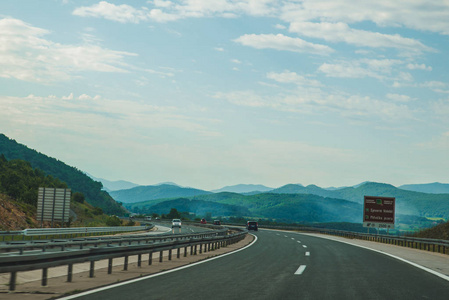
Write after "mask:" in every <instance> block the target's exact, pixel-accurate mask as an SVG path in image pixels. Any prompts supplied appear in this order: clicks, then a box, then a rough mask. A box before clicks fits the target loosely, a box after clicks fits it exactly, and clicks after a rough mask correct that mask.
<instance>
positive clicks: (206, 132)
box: [0, 0, 449, 190]
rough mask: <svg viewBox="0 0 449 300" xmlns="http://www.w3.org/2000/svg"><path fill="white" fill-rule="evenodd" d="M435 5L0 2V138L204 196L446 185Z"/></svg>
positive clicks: (441, 11)
mask: <svg viewBox="0 0 449 300" xmlns="http://www.w3.org/2000/svg"><path fill="white" fill-rule="evenodd" d="M448 57H449V1H447V0H438V1H421V0H410V1H390V0H378V1H371V0H361V1H357V2H354V1H352V0H283V1H273V0H180V1H175V0H173V1H165V0H152V1H137V0H136V1H124V0H120V1H115V0H114V1H112V0H108V1H87V0H86V1H82V0H81V1H74V0H73V1H72V0H64V1H62V0H43V1H34V0H21V1H16V0H2V1H1V2H0V132H2V133H4V134H5V135H7V136H8V137H9V138H12V139H15V140H16V141H17V142H19V143H22V144H25V145H27V146H28V147H30V148H32V149H35V150H37V151H39V152H41V153H44V154H46V155H48V156H51V157H54V158H57V159H59V160H61V161H63V162H65V163H67V164H68V165H71V166H74V167H76V168H78V169H80V170H82V171H84V172H87V173H89V174H91V175H93V176H95V177H99V178H105V179H108V180H127V181H131V182H134V183H137V184H142V185H151V184H157V183H160V182H167V181H170V182H175V183H177V184H179V185H182V186H190V187H195V188H201V189H206V190H212V189H218V188H221V187H223V186H227V185H234V184H263V185H266V186H269V187H274V188H275V187H280V186H282V185H285V184H288V183H301V184H303V185H308V184H316V185H318V186H321V187H330V186H334V187H339V186H351V185H355V184H358V183H361V182H363V181H375V182H383V183H390V184H393V185H395V186H399V185H402V184H412V183H430V182H442V183H449V59H448Z"/></svg>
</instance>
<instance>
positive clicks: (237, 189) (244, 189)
mask: <svg viewBox="0 0 449 300" xmlns="http://www.w3.org/2000/svg"><path fill="white" fill-rule="evenodd" d="M271 190H273V188H270V187H266V186H264V185H261V184H237V185H232V186H225V187H223V188H221V189H218V190H213V191H212V192H213V193H221V192H231V193H239V194H245V193H256V192H261V193H262V192H269V191H271Z"/></svg>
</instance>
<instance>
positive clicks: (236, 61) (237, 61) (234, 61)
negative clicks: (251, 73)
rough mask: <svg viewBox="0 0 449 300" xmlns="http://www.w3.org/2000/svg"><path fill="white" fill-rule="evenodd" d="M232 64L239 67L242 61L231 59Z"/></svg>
mask: <svg viewBox="0 0 449 300" xmlns="http://www.w3.org/2000/svg"><path fill="white" fill-rule="evenodd" d="M231 62H232V63H234V64H238V65H239V64H241V63H242V62H241V61H240V60H238V59H236V58H234V59H231Z"/></svg>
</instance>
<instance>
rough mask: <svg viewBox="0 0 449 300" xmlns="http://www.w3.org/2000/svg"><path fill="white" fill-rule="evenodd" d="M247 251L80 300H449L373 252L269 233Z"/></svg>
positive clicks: (426, 278) (429, 281)
mask: <svg viewBox="0 0 449 300" xmlns="http://www.w3.org/2000/svg"><path fill="white" fill-rule="evenodd" d="M255 235H256V236H257V237H258V240H257V242H256V243H255V244H254V245H253V246H251V247H249V248H247V249H246V250H243V251H240V252H237V253H235V254H232V255H228V256H225V257H223V258H220V259H216V260H213V261H210V262H207V263H203V264H199V265H196V266H193V267H191V268H186V269H183V270H180V271H177V272H172V273H168V274H164V275H161V276H157V277H153V278H150V279H145V280H141V281H137V282H134V283H130V284H127V285H122V286H120V287H116V288H111V289H107V290H103V291H101V292H97V293H93V294H89V295H84V296H82V297H80V299H98V298H101V299H112V300H113V299H121V300H122V299H130V298H132V299H174V298H180V297H182V298H183V299H243V298H247V299H342V300H343V299H345V300H346V299H407V300H410V299H444V300H447V299H449V282H448V281H445V280H444V279H441V278H439V277H437V276H435V275H432V274H430V273H427V272H425V271H423V270H421V269H418V268H415V267H413V266H411V265H409V264H407V263H404V262H401V261H398V260H395V259H394V258H392V257H389V256H385V255H382V254H380V253H377V252H373V251H370V250H367V249H362V248H358V247H354V246H351V245H348V244H344V243H339V242H336V241H331V240H327V239H320V238H316V237H312V236H307V235H301V234H297V233H285V232H276V231H268V230H262V231H259V232H257V233H255Z"/></svg>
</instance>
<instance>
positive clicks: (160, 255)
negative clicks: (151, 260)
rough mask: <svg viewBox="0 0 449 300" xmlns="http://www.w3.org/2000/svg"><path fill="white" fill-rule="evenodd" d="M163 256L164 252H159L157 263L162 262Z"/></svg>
mask: <svg viewBox="0 0 449 300" xmlns="http://www.w3.org/2000/svg"><path fill="white" fill-rule="evenodd" d="M163 255H164V251H160V252H159V262H162V260H163V259H162V256H163Z"/></svg>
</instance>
